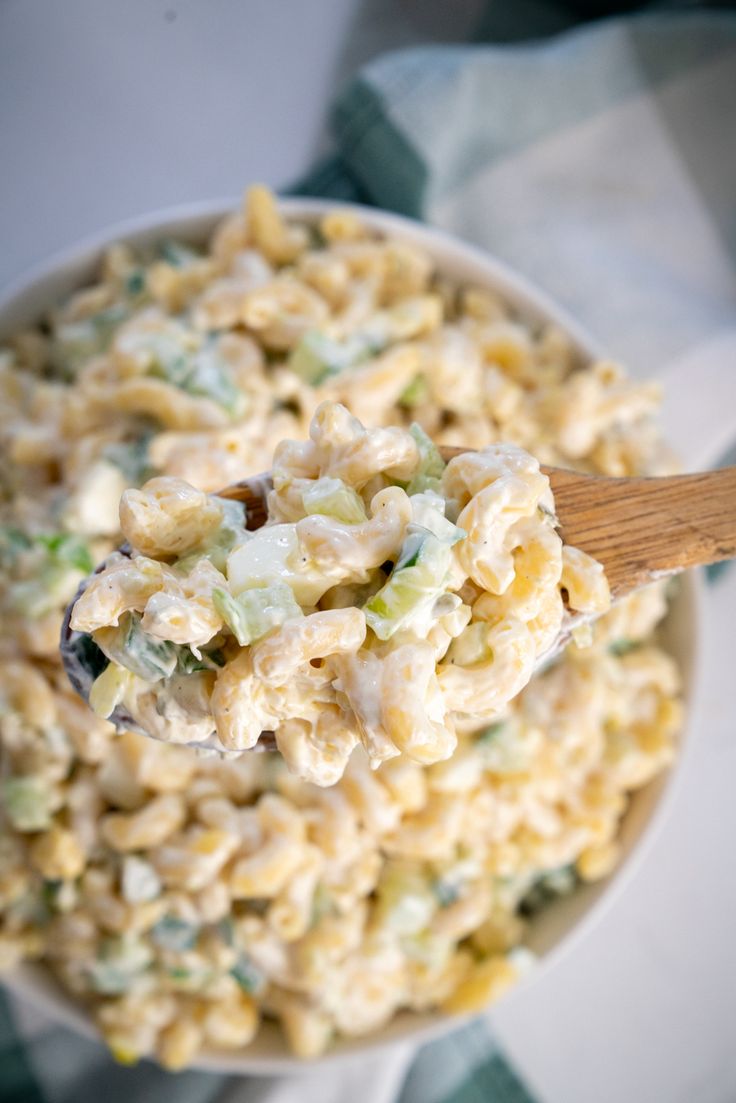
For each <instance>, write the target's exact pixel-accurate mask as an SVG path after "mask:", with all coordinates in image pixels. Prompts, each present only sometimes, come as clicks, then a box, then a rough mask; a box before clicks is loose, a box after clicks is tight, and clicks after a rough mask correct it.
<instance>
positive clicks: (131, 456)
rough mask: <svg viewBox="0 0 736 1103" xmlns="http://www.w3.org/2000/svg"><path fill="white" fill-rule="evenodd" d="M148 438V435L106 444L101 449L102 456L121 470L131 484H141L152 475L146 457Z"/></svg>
mask: <svg viewBox="0 0 736 1103" xmlns="http://www.w3.org/2000/svg"><path fill="white" fill-rule="evenodd" d="M149 440H150V437H148V436H142V437H140V438H139V439H138V440H133V441H121V442H116V443H114V444H108V445H107V446H106V447H105V449H104V450H103V453H102V455H103V457H104V458H105V459H106V460H108V461H109V462H110V463H112V464H114V465H115V467H117V468H118V469H119V470H120V471H122V473H123V475H124V476H125V479H126V481H127V482H128V483H129V484H130V485H131V486H141V484H142V483H144V482H145V481H146V479H150V477H151V476H152V475H153V471H154V468H153V466H152V465H151V463H150V460H149V458H148V442H149Z"/></svg>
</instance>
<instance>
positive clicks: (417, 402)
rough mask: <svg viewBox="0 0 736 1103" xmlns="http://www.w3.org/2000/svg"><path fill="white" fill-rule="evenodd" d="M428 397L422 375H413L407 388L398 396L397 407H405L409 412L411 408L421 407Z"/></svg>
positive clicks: (427, 390) (425, 382)
mask: <svg viewBox="0 0 736 1103" xmlns="http://www.w3.org/2000/svg"><path fill="white" fill-rule="evenodd" d="M428 396H429V389H428V387H427V380H426V379H425V377H424V376H423V375H415V376H414V378H413V379H412V381H411V383H410V384H409V386H408V387H405V388H404V390H403V391H402V392H401V394H400V395H399V406H405V407H406V408H407V409H409V410H410V409H411V408H412V406H421V404H422V403H423V402H426V401H427V398H428Z"/></svg>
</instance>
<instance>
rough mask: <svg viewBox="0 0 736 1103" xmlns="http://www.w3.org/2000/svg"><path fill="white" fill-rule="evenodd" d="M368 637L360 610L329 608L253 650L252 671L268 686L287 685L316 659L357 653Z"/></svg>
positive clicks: (281, 630) (291, 625)
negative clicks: (366, 636) (351, 652)
mask: <svg viewBox="0 0 736 1103" xmlns="http://www.w3.org/2000/svg"><path fill="white" fill-rule="evenodd" d="M365 634H366V624H365V616H364V615H363V612H362V610H360V609H327V610H325V611H324V612H320V613H311V614H310V615H309V616H307V617H302V618H301V619H300V620H290V621H287V622H286V623H285V624H283V625H282V626H281V628H279V629H278V630H277V631H276V632H273V633H272V634H271V635H269V636H267V637H266V639H264V640H262V641H261V643H259V644H256V646H255V647H254V648H253V652H252V654H253V670H254V673H255V675H256V677H258V678H260V679H261V680H262V681H263V682H265V684H266V685H269V686H281V685H284V684H285V683H286V682H287V681H288V680H289V679H290V678H291V677H293V675H294V674H296V673H297V671H298V670H299V668H300V667H303V666H305V665H306V664H308V663H311V662H312V660H313V659H324V658H327V657H328V656H329V655H340V654H342V653H343V652H346V651H347V652H350V651H357V650H358V648H359V647H360V645H361V644H362V643H363V640H364V639H365Z"/></svg>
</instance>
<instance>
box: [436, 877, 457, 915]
mask: <svg viewBox="0 0 736 1103" xmlns="http://www.w3.org/2000/svg"><path fill="white" fill-rule="evenodd" d="M432 892H433V893H434V894H435V896H436V897H437V902H438V904H439V905H440V907H441V908H448V907H449V906H450V904H454V903H455V901H456V900H459V899H460V886H459V885H458V884H457V882H456V881H451V880H449V879H448V878H446V877H437V878H436V879H435V880H434V881H433V882H432Z"/></svg>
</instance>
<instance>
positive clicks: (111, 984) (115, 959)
mask: <svg viewBox="0 0 736 1103" xmlns="http://www.w3.org/2000/svg"><path fill="white" fill-rule="evenodd" d="M152 960H153V954H152V952H151V949H150V947H149V946H147V945H146V944H145V942H143V941H142V940H141V939H139V938H137V937H136V936H135V935H121V936H120V937H119V938H108V939H105V941H104V942H103V943H102V945H101V947H100V952H99V955H98V957H97V960H96V961H93V962H92V963H91V964H90V966H89V976H90V981H91V983H92V987H93V988H94V989H95V991H96V992H100V993H102V994H103V995H106V996H116V995H122V993H124V992H127V991H128V990H129V988H130V987H131V985H132V984H133V982H134V981H135V980H137V978H138V977H139V976H140V975H141V974H142V973H144V972H145V970H146V969H147V968H148V966H149V965H150V964H151V962H152Z"/></svg>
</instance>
